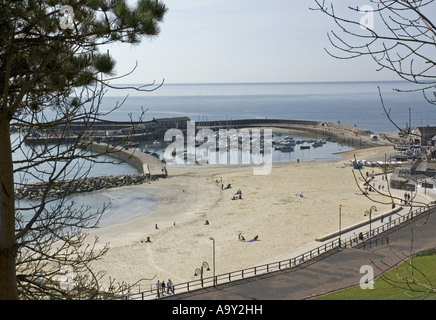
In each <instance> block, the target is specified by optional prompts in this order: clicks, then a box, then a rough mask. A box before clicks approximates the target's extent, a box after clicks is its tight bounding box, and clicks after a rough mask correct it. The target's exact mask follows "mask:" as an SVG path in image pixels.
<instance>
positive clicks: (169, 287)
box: [167, 279, 174, 294]
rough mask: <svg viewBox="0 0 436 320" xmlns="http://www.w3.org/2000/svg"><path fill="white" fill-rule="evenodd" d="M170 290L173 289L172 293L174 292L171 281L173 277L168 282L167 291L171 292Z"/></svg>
mask: <svg viewBox="0 0 436 320" xmlns="http://www.w3.org/2000/svg"><path fill="white" fill-rule="evenodd" d="M170 291H171V293H172V294H174V289H173V283H172V282H171V279H168V282H167V293H168V294H169V293H170Z"/></svg>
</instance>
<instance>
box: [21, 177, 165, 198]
mask: <svg viewBox="0 0 436 320" xmlns="http://www.w3.org/2000/svg"><path fill="white" fill-rule="evenodd" d="M157 179H158V178H157V177H150V176H146V175H143V174H134V175H121V176H103V177H88V178H82V179H74V180H64V181H59V182H54V183H53V185H52V186H51V187H50V190H49V191H48V194H47V196H48V197H49V198H62V197H65V196H68V195H71V194H74V193H83V192H92V191H98V190H105V189H112V188H119V187H124V186H131V185H138V184H143V183H146V182H150V181H153V180H157ZM46 188H47V184H46V183H37V184H32V185H27V186H25V187H23V188H20V189H16V190H15V197H16V199H36V198H41V197H42V196H43V195H44V192H45V189H46Z"/></svg>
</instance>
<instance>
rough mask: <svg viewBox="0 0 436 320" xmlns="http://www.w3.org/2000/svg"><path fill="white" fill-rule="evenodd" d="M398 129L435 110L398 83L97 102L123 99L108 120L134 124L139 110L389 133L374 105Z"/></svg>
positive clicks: (164, 91) (204, 87) (190, 89)
mask: <svg viewBox="0 0 436 320" xmlns="http://www.w3.org/2000/svg"><path fill="white" fill-rule="evenodd" d="M378 88H380V91H381V94H382V97H383V100H384V104H385V107H386V108H387V109H388V110H389V109H390V110H391V111H390V115H391V117H392V118H393V120H394V121H395V123H397V125H399V126H400V127H405V126H406V124H408V123H409V109H410V110H411V124H412V127H415V126H425V125H434V124H435V123H436V113H435V112H434V109H435V108H436V106H433V105H431V104H429V103H428V102H427V101H425V99H424V97H423V95H422V93H421V92H408V93H405V92H395V91H394V90H393V89H395V88H397V89H400V90H409V89H412V88H416V87H414V86H412V85H411V84H408V83H404V82H332V83H256V84H164V85H163V86H162V87H161V88H159V89H157V90H156V91H153V92H136V91H134V90H110V91H109V92H108V93H107V94H106V96H105V98H104V99H103V105H102V108H103V109H109V108H112V107H113V106H115V105H116V103H117V102H119V101H121V100H123V99H124V98H125V97H126V95H129V96H128V98H127V100H126V102H125V103H124V105H123V107H122V108H121V109H119V110H117V111H115V112H114V113H112V114H111V115H109V116H107V117H106V119H108V120H127V121H128V120H130V115H131V116H132V118H133V119H134V120H137V119H138V117H139V116H140V110H141V107H142V108H144V109H147V110H148V111H147V112H146V114H145V119H144V120H151V119H152V118H153V117H154V118H165V117H184V116H187V117H189V118H191V120H193V121H201V120H209V121H212V120H227V119H262V118H270V119H293V120H319V121H329V122H338V121H340V122H341V123H344V124H350V125H357V126H358V127H360V128H362V129H366V130H371V131H377V132H380V131H395V130H396V128H395V126H394V125H393V124H391V123H390V121H389V120H388V119H387V117H386V115H385V113H384V111H383V108H382V103H381V100H380V95H379V91H378Z"/></svg>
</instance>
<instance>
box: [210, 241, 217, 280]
mask: <svg viewBox="0 0 436 320" xmlns="http://www.w3.org/2000/svg"><path fill="white" fill-rule="evenodd" d="M209 240H212V241H213V286H214V287H215V284H216V278H215V239H214V238H212V237H210V238H209Z"/></svg>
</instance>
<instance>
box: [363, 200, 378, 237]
mask: <svg viewBox="0 0 436 320" xmlns="http://www.w3.org/2000/svg"><path fill="white" fill-rule="evenodd" d="M373 210H374V211H377V208H376V206H372V207H371V208H370V209H369V211H368V210H366V211H365V215H367V214H369V236H370V237H371V236H372V228H371V221H372V211H373Z"/></svg>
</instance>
